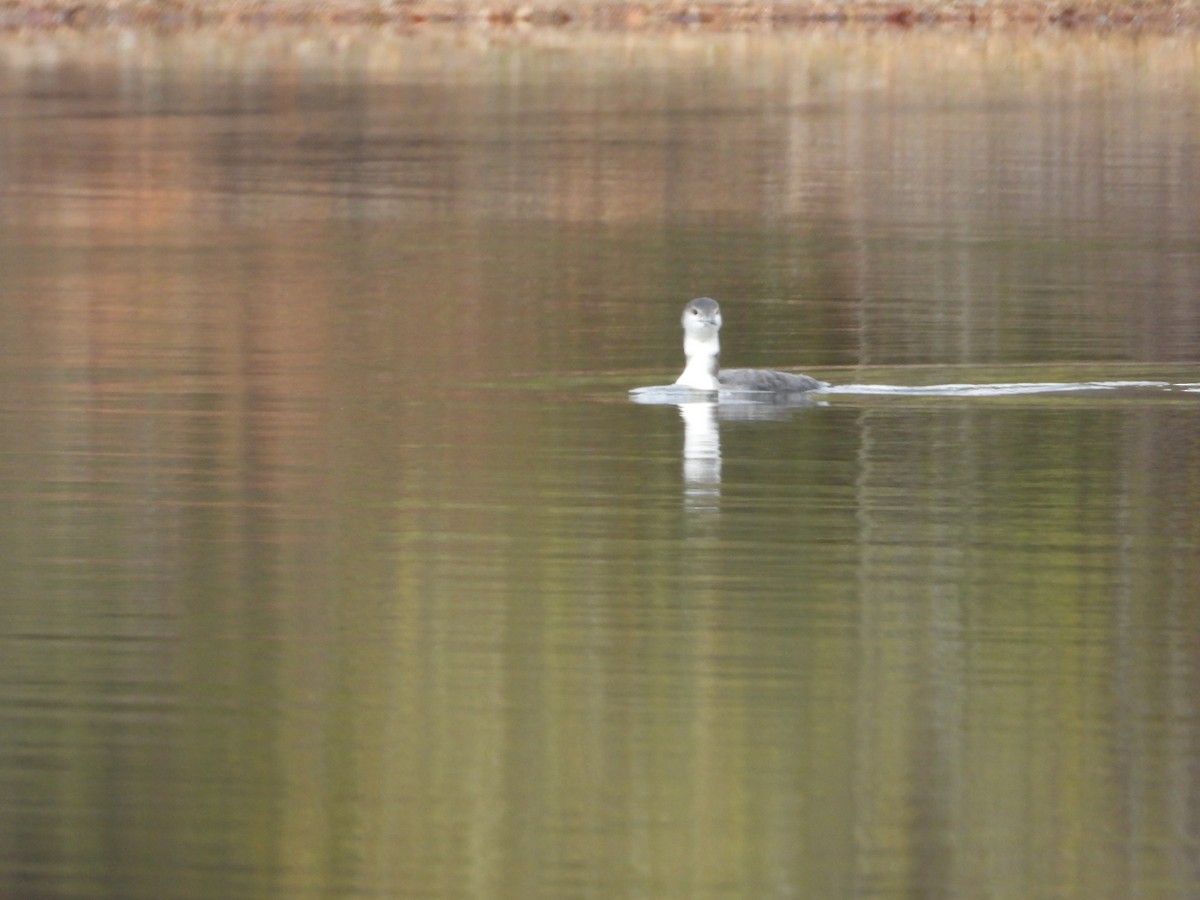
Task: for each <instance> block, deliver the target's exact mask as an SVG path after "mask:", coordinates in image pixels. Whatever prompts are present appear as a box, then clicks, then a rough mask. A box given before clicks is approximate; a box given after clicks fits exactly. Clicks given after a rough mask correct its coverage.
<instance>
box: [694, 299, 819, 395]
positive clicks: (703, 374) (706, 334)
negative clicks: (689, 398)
mask: <svg viewBox="0 0 1200 900" xmlns="http://www.w3.org/2000/svg"><path fill="white" fill-rule="evenodd" d="M680 322H681V323H682V324H683V354H684V356H686V357H687V365H686V366H685V367H684V369H683V374H682V375H680V376H679V378H678V380H676V382H675V383H676V384H677V385H679V386H680V387H686V388H692V389H693V390H698V391H720V390H725V391H758V392H768V393H773V394H799V393H804V392H805V391H816V390H820V389H821V388H825V387H829V385H828V384H826V383H825V382H824V381H818V380H817V379H815V378H813V377H811V376H809V375H791V374H789V373H787V372H776V371H774V370H773V369H722V368H721V338H720V331H721V306H720V304H718V303H717V301H716V300H714V299H712V298H711V297H697V298H696V299H695V300H692V301H690V302H689V303H688V305H687V306H685V307H684V308H683V315H682V316H681V317H680Z"/></svg>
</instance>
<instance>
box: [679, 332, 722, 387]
mask: <svg viewBox="0 0 1200 900" xmlns="http://www.w3.org/2000/svg"><path fill="white" fill-rule="evenodd" d="M704 330H705V331H708V330H709V329H704ZM683 355H684V356H686V357H687V365H686V366H684V369H683V374H682V375H680V376H679V379H678V380H677V381H676V382H675V383H676V384H678V385H682V386H683V387H689V388H693V389H694V390H697V391H715V390H717V389H718V388H719V387H720V386H721V385H720V382H719V381H718V380H717V372H718V371H720V368H721V339H720V338H719V337H717V332H716V329H711V334H706V335H697V334H693V333H691V331H690V330H689V331H685V332H684V336H683Z"/></svg>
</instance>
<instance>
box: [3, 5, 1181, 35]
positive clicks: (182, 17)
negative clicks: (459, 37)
mask: <svg viewBox="0 0 1200 900" xmlns="http://www.w3.org/2000/svg"><path fill="white" fill-rule="evenodd" d="M830 24H833V25H844V26H847V27H851V26H866V27H885V28H900V29H904V28H928V27H936V26H953V27H969V28H1018V29H1061V30H1070V29H1084V30H1089V31H1094V30H1145V31H1152V32H1168V31H1176V30H1186V31H1196V30H1200V0H1120V2H1115V0H982V2H981V0H844V2H838V0H784V2H775V3H771V2H741V0H630V2H626V0H336V2H328V0H323V2H322V0H0V31H14V30H27V29H28V30H51V29H60V28H70V29H93V28H113V27H150V28H165V29H187V28H200V27H212V26H225V27H240V28H265V27H272V26H279V25H286V26H330V25H344V26H349V25H375V26H381V27H391V28H400V29H412V30H419V29H422V28H425V27H430V26H437V25H442V26H452V27H473V28H480V27H483V28H494V29H506V28H549V29H560V30H571V29H576V30H593V31H662V30H671V29H689V30H708V31H737V30H778V29H801V28H806V27H811V26H814V25H825V26H828V25H830Z"/></svg>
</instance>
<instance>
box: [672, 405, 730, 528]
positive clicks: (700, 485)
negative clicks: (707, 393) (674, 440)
mask: <svg viewBox="0 0 1200 900" xmlns="http://www.w3.org/2000/svg"><path fill="white" fill-rule="evenodd" d="M679 415H680V416H681V417H682V418H683V500H684V506H685V507H686V508H687V509H690V510H697V511H699V510H716V509H718V508H719V502H720V499H721V427H720V425H719V424H718V423H717V404H716V403H715V402H713V401H707V402H700V403H681V404H679Z"/></svg>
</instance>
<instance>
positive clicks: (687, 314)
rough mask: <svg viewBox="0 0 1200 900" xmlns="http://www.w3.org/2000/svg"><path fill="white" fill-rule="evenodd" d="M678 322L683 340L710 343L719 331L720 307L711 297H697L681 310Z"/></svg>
mask: <svg viewBox="0 0 1200 900" xmlns="http://www.w3.org/2000/svg"><path fill="white" fill-rule="evenodd" d="M679 321H680V323H681V324H682V325H683V335H684V339H685V340H687V339H688V338H691V339H694V340H698V341H710V340H712V339H713V338H715V337H716V336H717V332H718V331H720V330H721V306H720V304H718V303H717V301H716V300H714V299H713V298H712V297H697V298H696V299H695V300H692V301H690V302H689V303H688V305H687V306H685V307H684V308H683V315H682V316H680V319H679Z"/></svg>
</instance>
